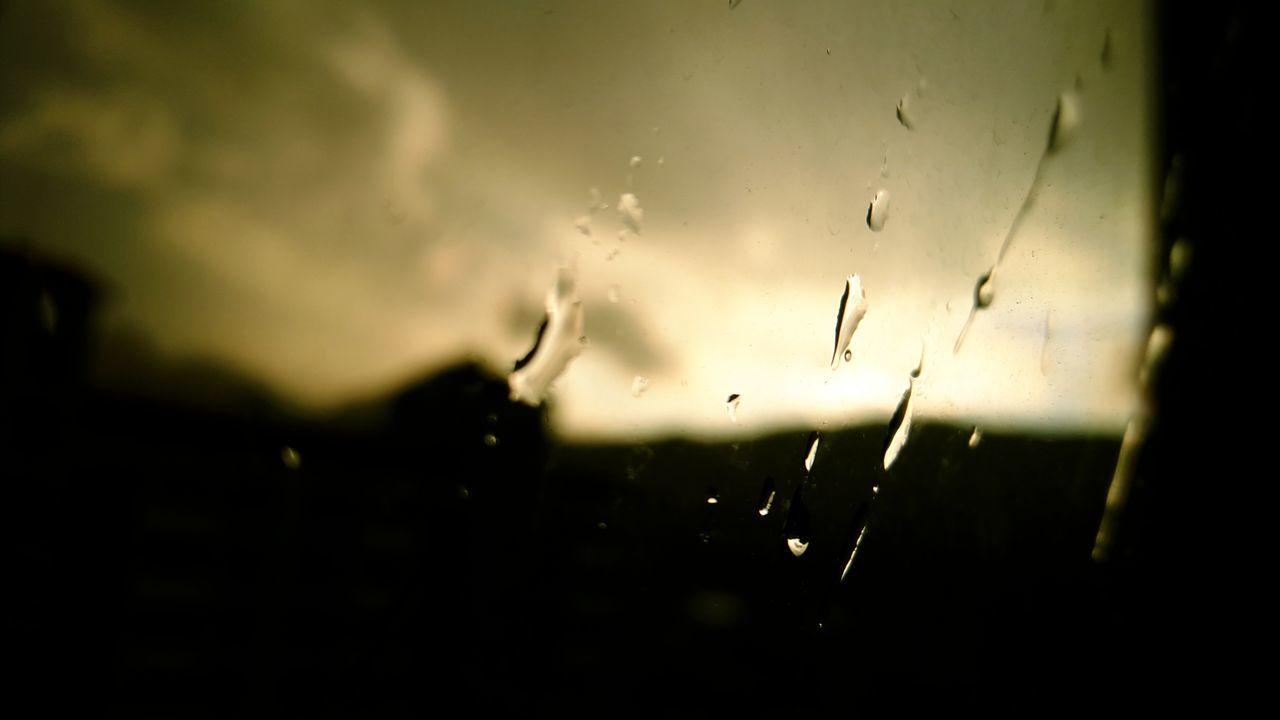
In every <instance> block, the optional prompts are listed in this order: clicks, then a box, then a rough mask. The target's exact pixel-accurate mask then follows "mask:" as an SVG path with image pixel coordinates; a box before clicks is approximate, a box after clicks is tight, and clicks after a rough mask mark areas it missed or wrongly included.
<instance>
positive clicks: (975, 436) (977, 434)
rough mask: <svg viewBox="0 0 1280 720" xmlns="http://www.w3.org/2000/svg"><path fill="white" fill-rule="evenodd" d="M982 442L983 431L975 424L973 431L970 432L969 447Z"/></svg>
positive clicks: (976, 445)
mask: <svg viewBox="0 0 1280 720" xmlns="http://www.w3.org/2000/svg"><path fill="white" fill-rule="evenodd" d="M980 442H982V431H981V430H979V429H978V428H977V426H976V425H975V426H974V428H973V432H972V433H970V434H969V447H971V448H976V447H978V443H980Z"/></svg>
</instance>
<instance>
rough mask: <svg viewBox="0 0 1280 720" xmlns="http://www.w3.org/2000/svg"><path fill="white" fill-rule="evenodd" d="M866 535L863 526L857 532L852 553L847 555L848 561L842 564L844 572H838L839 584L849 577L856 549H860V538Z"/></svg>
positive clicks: (864, 525) (856, 554)
mask: <svg viewBox="0 0 1280 720" xmlns="http://www.w3.org/2000/svg"><path fill="white" fill-rule="evenodd" d="M866 534H867V526H866V524H863V526H862V529H861V530H859V531H858V539H857V540H854V541H853V551H852V552H850V553H849V560H848V561H847V562H846V563H845V564H844V570H841V571H840V582H844V580H845V578H847V577H849V569H850V568H852V567H853V559H854V558H855V557H857V556H858V548H860V547H862V537H863V536H864V535H866Z"/></svg>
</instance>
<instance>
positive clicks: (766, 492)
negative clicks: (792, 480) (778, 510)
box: [756, 477, 778, 517]
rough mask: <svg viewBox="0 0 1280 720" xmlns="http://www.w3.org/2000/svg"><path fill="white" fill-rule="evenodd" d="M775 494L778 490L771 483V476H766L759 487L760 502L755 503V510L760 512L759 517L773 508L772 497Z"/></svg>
mask: <svg viewBox="0 0 1280 720" xmlns="http://www.w3.org/2000/svg"><path fill="white" fill-rule="evenodd" d="M777 494H778V490H777V488H776V487H775V486H774V484H773V478H771V477H766V478H765V479H764V486H763V487H761V488H760V502H758V503H756V512H757V513H759V514H760V517H764V516H766V515H768V514H769V511H770V510H772V509H773V499H774V497H775V496H776V495H777Z"/></svg>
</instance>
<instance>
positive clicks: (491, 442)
mask: <svg viewBox="0 0 1280 720" xmlns="http://www.w3.org/2000/svg"><path fill="white" fill-rule="evenodd" d="M484 444H485V445H488V446H489V447H496V446H497V444H498V436H497V435H494V434H493V433H487V434H485V436H484Z"/></svg>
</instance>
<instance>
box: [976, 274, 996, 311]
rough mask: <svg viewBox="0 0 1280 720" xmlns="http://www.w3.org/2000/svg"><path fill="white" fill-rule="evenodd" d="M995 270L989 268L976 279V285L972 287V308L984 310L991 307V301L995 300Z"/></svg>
mask: <svg viewBox="0 0 1280 720" xmlns="http://www.w3.org/2000/svg"><path fill="white" fill-rule="evenodd" d="M995 277H996V269H995V268H991V270H990V271H988V272H987V273H986V274H984V275H983V276H982V277H980V278H978V284H977V285H975V286H974V287H973V306H974V307H975V308H977V309H978V310H985V309H986V308H987V307H988V306H990V305H991V301H992V300H995V298H996V284H995Z"/></svg>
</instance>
